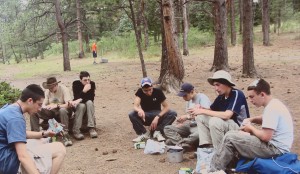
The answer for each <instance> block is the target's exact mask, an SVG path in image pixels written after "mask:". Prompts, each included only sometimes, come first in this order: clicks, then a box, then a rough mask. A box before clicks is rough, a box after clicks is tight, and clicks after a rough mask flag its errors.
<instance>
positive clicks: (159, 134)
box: [153, 131, 166, 142]
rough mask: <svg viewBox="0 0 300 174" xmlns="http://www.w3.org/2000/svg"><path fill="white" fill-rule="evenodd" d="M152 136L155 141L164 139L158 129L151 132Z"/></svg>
mask: <svg viewBox="0 0 300 174" xmlns="http://www.w3.org/2000/svg"><path fill="white" fill-rule="evenodd" d="M153 138H156V139H157V141H159V142H160V141H165V140H166V139H165V138H164V137H163V136H162V134H161V133H160V131H154V133H153Z"/></svg>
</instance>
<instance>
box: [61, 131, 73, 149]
mask: <svg viewBox="0 0 300 174" xmlns="http://www.w3.org/2000/svg"><path fill="white" fill-rule="evenodd" d="M63 143H64V145H65V146H66V147H67V146H72V145H73V143H72V141H71V139H70V135H69V134H68V133H64V136H63Z"/></svg>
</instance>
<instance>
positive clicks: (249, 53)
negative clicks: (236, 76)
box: [243, 0, 256, 77]
mask: <svg viewBox="0 0 300 174" xmlns="http://www.w3.org/2000/svg"><path fill="white" fill-rule="evenodd" d="M252 3H253V1H252V0H244V2H243V10H244V18H243V75H244V76H246V77H255V76H256V70H255V67H254V57H253V22H252V18H253V11H252Z"/></svg>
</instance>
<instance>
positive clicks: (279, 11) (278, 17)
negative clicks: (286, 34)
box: [277, 7, 281, 35]
mask: <svg viewBox="0 0 300 174" xmlns="http://www.w3.org/2000/svg"><path fill="white" fill-rule="evenodd" d="M280 27H281V9H280V7H279V8H278V14H277V34H278V35H279V29H280Z"/></svg>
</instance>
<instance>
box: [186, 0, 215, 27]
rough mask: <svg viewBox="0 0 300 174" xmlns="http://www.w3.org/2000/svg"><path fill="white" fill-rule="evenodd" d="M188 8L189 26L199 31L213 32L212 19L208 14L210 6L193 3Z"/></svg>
mask: <svg viewBox="0 0 300 174" xmlns="http://www.w3.org/2000/svg"><path fill="white" fill-rule="evenodd" d="M189 7H190V12H189V18H190V23H191V25H192V26H193V27H196V28H198V29H199V30H201V31H205V32H206V31H213V29H214V27H213V18H212V17H211V16H210V14H209V12H211V9H212V5H211V4H208V3H205V2H193V3H191V5H189Z"/></svg>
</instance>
